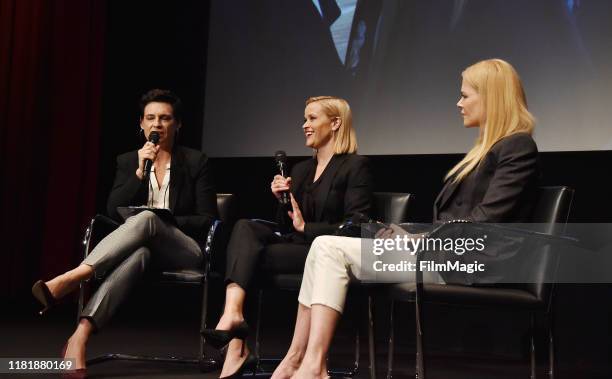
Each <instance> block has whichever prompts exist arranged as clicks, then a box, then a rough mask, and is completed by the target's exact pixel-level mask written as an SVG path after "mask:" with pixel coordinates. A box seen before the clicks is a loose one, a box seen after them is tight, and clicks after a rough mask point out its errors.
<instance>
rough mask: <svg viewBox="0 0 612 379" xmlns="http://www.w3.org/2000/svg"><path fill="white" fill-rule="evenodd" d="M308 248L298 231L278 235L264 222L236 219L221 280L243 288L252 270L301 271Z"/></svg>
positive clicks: (298, 272) (248, 280) (249, 281)
mask: <svg viewBox="0 0 612 379" xmlns="http://www.w3.org/2000/svg"><path fill="white" fill-rule="evenodd" d="M309 249H310V244H309V243H306V242H305V241H304V238H303V236H302V235H301V234H299V233H293V234H288V235H283V236H279V235H277V234H276V233H274V231H273V230H272V229H271V228H270V227H268V226H267V225H264V224H261V223H258V222H256V221H252V220H246V219H243V220H239V221H238V222H237V223H236V225H235V226H234V230H233V231H232V236H231V238H230V241H229V245H228V247H227V270H226V274H225V281H226V283H232V282H234V283H236V284H238V285H239V286H240V287H242V288H243V289H247V288H248V286H249V285H250V284H251V282H252V280H253V277H254V275H255V272H256V270H262V271H265V272H273V273H283V274H301V273H302V272H304V262H305V261H306V256H307V255H308V250H309Z"/></svg>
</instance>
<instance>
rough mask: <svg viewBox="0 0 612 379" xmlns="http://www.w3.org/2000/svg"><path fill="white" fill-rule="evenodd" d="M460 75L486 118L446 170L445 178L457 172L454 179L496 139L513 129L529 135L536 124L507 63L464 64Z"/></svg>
mask: <svg viewBox="0 0 612 379" xmlns="http://www.w3.org/2000/svg"><path fill="white" fill-rule="evenodd" d="M461 76H462V77H463V80H464V81H465V82H466V83H467V84H469V85H470V86H472V87H473V88H474V89H475V90H476V92H477V93H478V94H479V95H480V98H481V101H482V106H483V107H484V110H485V121H484V125H480V133H479V135H478V138H477V139H476V143H475V144H474V147H472V149H471V150H470V151H469V152H468V153H467V154H466V155H465V157H463V159H462V160H461V162H459V163H457V164H456V165H455V167H453V168H452V169H451V170H450V171H449V172H448V174H446V177H445V180H446V179H448V178H450V177H452V176H453V175H456V176H455V178H454V180H453V181H454V182H457V181H460V180H462V179H464V178H465V177H466V176H467V175H468V174H469V173H470V172H472V170H474V169H475V168H476V167H477V166H478V164H479V163H480V162H481V161H482V159H483V158H484V157H485V155H486V154H487V153H488V152H489V150H490V149H491V147H492V146H493V145H494V144H495V143H496V142H497V141H499V140H500V139H502V138H504V137H507V136H509V135H511V134H515V133H528V134H530V135H531V134H532V133H533V128H534V124H535V119H534V117H533V116H532V115H531V113H529V111H528V110H527V98H526V96H525V91H524V90H523V85H522V83H521V79H520V78H519V76H518V73H517V72H516V70H515V69H514V67H512V65H510V63H508V62H506V61H504V60H501V59H487V60H484V61H480V62H478V63H475V64H473V65H471V66H470V67H468V68H466V69H465V70H464V71H463V73H462V74H461Z"/></svg>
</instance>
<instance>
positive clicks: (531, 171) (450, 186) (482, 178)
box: [433, 133, 540, 223]
mask: <svg viewBox="0 0 612 379" xmlns="http://www.w3.org/2000/svg"><path fill="white" fill-rule="evenodd" d="M539 177H540V170H539V163H538V148H537V146H536V144H535V141H534V140H533V138H531V136H530V135H529V134H526V133H516V134H513V135H510V136H508V137H505V138H502V139H501V140H500V141H498V142H497V143H496V144H495V145H493V147H492V148H491V150H489V152H488V153H487V155H486V156H485V157H484V158H483V160H482V161H481V162H480V165H479V166H478V167H477V168H476V169H474V170H473V171H472V172H471V173H470V174H469V175H468V176H466V177H465V178H464V179H463V180H462V181H461V182H456V183H452V178H449V179H448V180H446V182H445V183H444V187H443V188H442V191H441V192H440V194H439V195H438V197H437V198H436V201H435V202H434V210H433V221H434V223H436V222H444V221H450V220H453V219H467V220H471V221H475V222H494V223H501V222H528V221H529V219H530V216H531V210H532V209H533V206H534V204H535V201H536V189H537V185H538V181H539Z"/></svg>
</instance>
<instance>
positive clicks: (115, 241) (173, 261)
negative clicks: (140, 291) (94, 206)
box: [81, 211, 202, 329]
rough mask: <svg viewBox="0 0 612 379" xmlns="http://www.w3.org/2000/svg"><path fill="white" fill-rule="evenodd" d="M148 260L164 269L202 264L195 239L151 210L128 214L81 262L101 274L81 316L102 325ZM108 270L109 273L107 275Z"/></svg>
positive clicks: (122, 298) (120, 301)
mask: <svg viewBox="0 0 612 379" xmlns="http://www.w3.org/2000/svg"><path fill="white" fill-rule="evenodd" d="M151 260H153V262H154V263H155V265H156V266H157V267H162V268H164V269H184V268H196V267H200V266H201V264H202V252H201V250H200V247H199V245H198V243H197V242H196V241H195V240H194V239H193V238H191V237H189V236H187V235H186V234H185V233H183V232H182V231H180V230H179V229H178V228H177V227H175V226H173V225H169V224H166V223H165V222H164V221H162V220H161V219H160V218H159V217H157V216H156V215H155V213H153V212H149V211H143V212H140V213H138V214H137V215H135V216H132V217H130V218H128V219H127V220H126V221H125V223H124V224H122V225H121V226H119V227H118V228H117V229H116V230H115V231H113V232H112V233H110V234H109V235H108V236H106V237H105V238H104V239H103V240H102V241H100V243H98V245H96V247H95V248H94V249H93V250H92V252H91V253H90V254H89V255H88V256H87V258H85V260H83V262H82V264H86V265H89V266H91V267H92V268H93V270H94V275H95V277H96V278H104V280H103V282H102V284H101V285H100V286H99V287H98V289H97V291H96V292H95V293H94V294H93V296H92V297H91V299H90V300H89V302H88V303H87V305H86V306H85V308H84V309H83V312H82V313H81V317H86V318H88V319H89V320H90V321H92V322H93V324H94V327H95V328H96V329H99V328H101V327H102V326H104V325H105V324H106V322H108V320H109V319H110V318H111V317H112V315H113V314H114V313H115V311H116V310H117V308H118V307H119V305H120V304H121V303H122V302H123V301H124V300H125V299H126V297H127V296H128V294H129V292H130V290H131V289H132V288H133V287H134V285H135V284H136V283H137V282H138V280H139V279H140V278H141V277H142V276H143V274H144V273H145V271H146V269H147V267H148V266H149V264H150V262H151ZM107 273H108V275H107Z"/></svg>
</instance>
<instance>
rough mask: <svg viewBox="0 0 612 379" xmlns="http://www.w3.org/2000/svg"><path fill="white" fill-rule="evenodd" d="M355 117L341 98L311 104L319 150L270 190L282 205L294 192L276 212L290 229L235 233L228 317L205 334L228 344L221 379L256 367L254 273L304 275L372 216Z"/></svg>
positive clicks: (244, 226)
mask: <svg viewBox="0 0 612 379" xmlns="http://www.w3.org/2000/svg"><path fill="white" fill-rule="evenodd" d="M351 119H352V116H351V110H350V108H349V105H348V103H347V102H346V101H345V100H343V99H340V98H336V97H329V96H322V97H314V98H310V99H308V100H307V101H306V109H305V110H304V125H303V126H302V129H303V131H304V136H305V138H306V146H308V147H311V148H312V149H314V150H315V155H314V156H313V158H312V159H309V160H307V161H304V162H301V163H299V164H297V165H296V166H295V167H294V168H293V170H292V172H291V176H290V178H287V179H285V178H283V177H282V176H280V175H277V176H275V177H274V179H273V181H272V183H271V185H270V189H271V191H272V193H273V194H274V196H276V197H277V198H278V199H280V197H281V194H282V192H283V191H290V193H291V210H290V211H286V210H282V209H280V211H279V213H278V221H279V222H280V223H281V224H284V225H286V226H287V227H288V228H287V229H288V230H287V231H286V233H285V234H282V235H277V234H275V233H274V230H272V229H271V228H269V227H268V226H266V225H263V224H260V223H257V222H254V221H251V220H240V221H238V222H237V223H236V225H235V227H234V230H233V231H232V235H231V238H230V242H229V245H228V249H227V272H226V298H225V307H224V311H223V315H222V317H221V319H220V320H219V322H218V324H217V326H216V329H209V330H205V331H204V335H205V336H206V338H207V341H208V342H209V343H211V344H212V345H213V346H216V347H218V348H222V347H224V346H227V354H226V358H225V362H224V365H223V370H222V371H221V377H222V378H227V377H234V376H239V375H241V373H242V371H243V370H244V369H245V368H246V367H248V366H249V365H251V364H253V362H254V358H253V357H252V356H251V355H249V354H248V351H247V349H246V345H245V343H244V340H245V338H246V336H247V334H248V327H247V324H246V322H245V321H244V315H243V309H242V308H243V304H244V299H245V296H246V291H247V290H248V288H249V286H250V284H251V283H252V281H253V279H254V277H255V276H256V275H258V274H260V272H256V270H258V269H259V268H262V269H263V270H264V271H265V270H267V269H270V270H273V271H274V272H285V273H301V272H302V270H303V268H304V261H305V260H306V255H307V254H308V250H309V248H310V244H311V242H312V241H313V240H314V239H315V238H316V237H318V236H321V235H326V234H333V233H334V231H335V230H336V229H337V227H338V226H339V225H340V223H342V222H343V221H345V220H346V219H347V218H350V217H351V216H353V215H354V214H356V213H362V214H368V213H369V211H370V203H371V194H372V188H371V187H372V175H371V172H370V166H369V164H368V160H367V159H366V158H365V157H362V156H359V155H357V154H356V150H357V141H356V138H355V132H354V130H353V128H352V125H351V123H352V120H351ZM261 274H264V273H261Z"/></svg>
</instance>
